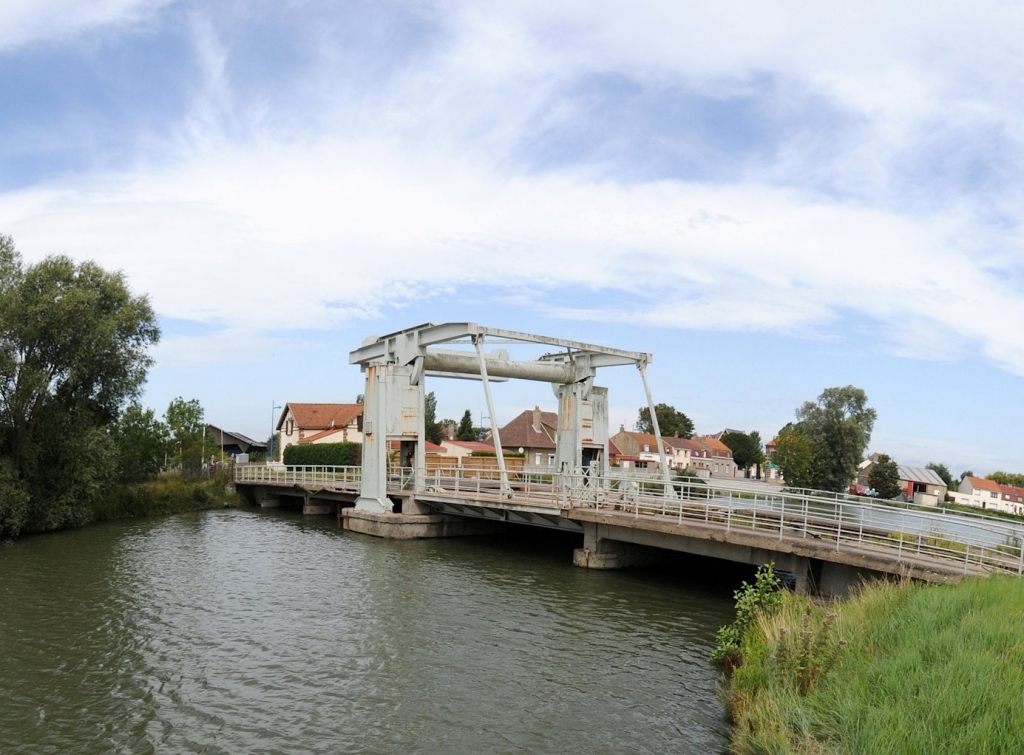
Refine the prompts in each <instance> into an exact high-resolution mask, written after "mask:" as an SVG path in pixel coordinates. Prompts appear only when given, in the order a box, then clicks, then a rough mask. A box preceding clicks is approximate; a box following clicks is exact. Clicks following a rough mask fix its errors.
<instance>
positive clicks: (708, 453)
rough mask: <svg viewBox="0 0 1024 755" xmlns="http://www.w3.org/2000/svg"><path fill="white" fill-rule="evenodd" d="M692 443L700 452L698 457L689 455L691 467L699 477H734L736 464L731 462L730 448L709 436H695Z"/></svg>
mask: <svg viewBox="0 0 1024 755" xmlns="http://www.w3.org/2000/svg"><path fill="white" fill-rule="evenodd" d="M693 441H694V442H696V443H697V444H698V446H699V447H700V448H701V451H702V453H701V454H700V455H699V456H694V455H692V454H691V459H692V466H693V468H694V469H695V470H697V473H698V474H700V475H701V477H704V476H707V477H735V476H736V472H737V468H736V462H735V461H733V458H732V449H731V448H729V447H728V446H727V445H725V444H724V443H723V442H722V441H720V440H719V439H718V438H715V437H712V436H711V435H695V436H694V437H693ZM701 472H705V473H706V475H705V474H701Z"/></svg>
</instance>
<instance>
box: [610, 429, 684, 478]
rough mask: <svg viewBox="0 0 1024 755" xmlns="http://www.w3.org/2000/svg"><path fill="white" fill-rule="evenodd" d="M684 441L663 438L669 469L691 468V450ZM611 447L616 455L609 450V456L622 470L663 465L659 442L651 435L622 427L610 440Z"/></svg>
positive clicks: (681, 439)
mask: <svg viewBox="0 0 1024 755" xmlns="http://www.w3.org/2000/svg"><path fill="white" fill-rule="evenodd" d="M683 440H684V439H683V438H666V437H664V436H662V438H661V441H662V443H663V444H664V445H665V460H666V461H667V462H668V466H669V469H686V468H687V467H688V466H690V449H689V448H688V447H687V445H685V444H684V443H683V442H682V441H683ZM611 445H614V446H615V453H614V454H612V453H611V450H610V449H609V453H608V455H609V457H610V459H611V460H612V461H614V462H615V463H617V464H618V465H619V466H620V467H621V468H622V469H630V468H632V469H648V468H651V467H654V466H657V465H660V464H661V452H660V451H659V450H658V440H657V437H656V436H655V435H652V434H651V433H638V432H634V431H631V430H627V429H626V428H625V426H624V425H620V426H619V431H618V432H617V433H615V435H613V436H612V437H611V438H609V446H611Z"/></svg>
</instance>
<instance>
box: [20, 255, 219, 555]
mask: <svg viewBox="0 0 1024 755" xmlns="http://www.w3.org/2000/svg"><path fill="white" fill-rule="evenodd" d="M159 338H160V331H159V328H158V327H157V324H156V316H155V314H154V313H153V309H152V307H151V306H150V303H149V300H148V298H147V297H145V296H139V295H136V294H133V293H132V292H131V290H130V289H129V288H128V285H127V283H126V282H125V280H124V276H123V275H122V274H121V273H111V272H108V271H106V270H104V269H103V268H101V267H100V266H99V265H96V264H95V263H93V262H75V261H74V260H72V259H70V258H68V257H64V256H53V257H47V258H46V259H44V260H42V261H40V262H36V263H34V264H25V263H24V261H23V260H22V258H21V255H20V254H19V253H18V251H17V250H16V249H15V246H14V242H13V240H12V239H11V238H10V237H9V236H3V235H0V541H2V540H6V539H9V538H14V537H17V536H18V535H20V534H22V533H25V532H40V531H44V530H53V529H60V528H64V527H75V526H79V525H82V524H86V523H88V522H90V521H94V520H97V519H110V518H114V517H118V516H135V515H141V514H149V513H159V512H164V511H182V510H189V509H191V508H200V507H210V506H214V505H221V504H222V502H223V501H225V500H230V499H229V498H228V496H227V495H226V493H225V489H224V482H225V481H223V480H220V481H219V480H217V479H215V478H214V479H210V477H209V473H210V468H211V462H214V464H215V463H216V462H217V461H218V459H217V458H216V454H215V449H213V448H212V447H211V444H212V438H210V439H207V438H205V437H204V435H203V433H202V429H203V427H204V425H203V412H202V408H201V407H200V406H199V403H198V401H195V400H194V399H193V400H191V401H185V400H184V399H180V398H179V399H175V400H174V401H172V402H171V405H170V406H169V407H168V409H167V414H166V421H160V420H157V419H156V418H155V417H154V416H153V412H152V411H151V410H144V409H142V408H141V407H140V406H139V404H138V403H137V399H138V397H139V395H140V393H141V390H142V386H143V384H144V383H145V380H146V373H147V370H148V369H149V367H150V365H151V364H152V358H151V357H150V356H149V349H150V348H151V347H152V346H153V345H155V344H156V343H157V341H158V340H159Z"/></svg>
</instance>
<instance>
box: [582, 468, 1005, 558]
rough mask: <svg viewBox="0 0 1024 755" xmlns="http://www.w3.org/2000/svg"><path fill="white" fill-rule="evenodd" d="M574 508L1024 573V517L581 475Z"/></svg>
mask: <svg viewBox="0 0 1024 755" xmlns="http://www.w3.org/2000/svg"><path fill="white" fill-rule="evenodd" d="M563 489H564V490H565V491H566V500H567V502H568V504H569V505H570V506H583V507H593V508H613V509H619V510H624V511H630V512H632V513H633V514H634V515H635V516H637V517H639V516H642V515H643V516H651V515H657V516H662V517H672V518H675V519H676V520H678V521H680V522H681V521H683V520H697V521H704V522H709V523H711V522H713V523H716V524H719V525H724V527H725V529H726V531H727V532H728V531H730V530H733V529H747V530H758V531H761V532H770V533H773V534H776V535H777V536H778V538H779V539H780V540H781V539H783V538H785V537H800V538H813V539H816V540H820V541H823V542H826V543H829V544H830V545H831V544H833V543H834V544H835V548H836V550H840V549H842V548H843V547H844V546H850V547H856V548H859V549H873V548H878V549H885V550H887V551H893V550H894V551H895V552H896V555H897V557H898V558H902V557H903V556H904V555H905V556H906V557H908V558H909V557H912V556H928V557H933V558H939V559H943V560H945V561H950V560H951V561H954V562H956V563H958V564H961V565H962V567H963V570H964V571H965V572H967V571H969V570H971V567H972V566H974V567H978V566H980V567H982V568H984V569H988V570H993V571H1007V572H1012V573H1016V574H1022V573H1024V547H1022V544H1024V522H1022V523H1021V524H1016V523H1013V522H1006V521H1003V520H998V519H994V518H982V517H973V516H959V515H957V514H951V513H949V512H945V511H941V510H936V511H927V510H923V509H922V508H920V507H907V506H890V505H888V504H884V503H879V502H877V501H875V500H874V499H863V498H858V499H855V500H852V501H850V500H845V499H842V498H839V497H833V496H831V495H828V494H819V495H815V494H812V493H811V491H788V490H770V489H766V490H764V491H759V490H752V489H751V488H749V487H747V486H742V487H740V486H730V485H729V484H728V483H714V484H709V483H706V482H672V483H665V482H664V481H661V480H651V479H645V478H634V479H630V478H623V477H616V478H589V479H585V478H584V477H583V476H575V477H574V478H573V479H572V480H569V481H567V482H566V483H564V484H563Z"/></svg>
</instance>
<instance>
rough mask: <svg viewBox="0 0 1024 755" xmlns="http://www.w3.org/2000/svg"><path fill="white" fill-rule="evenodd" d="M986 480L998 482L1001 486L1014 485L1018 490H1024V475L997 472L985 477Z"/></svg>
mask: <svg viewBox="0 0 1024 755" xmlns="http://www.w3.org/2000/svg"><path fill="white" fill-rule="evenodd" d="M985 479H986V480H992V481H993V482H998V483H999V484H1000V485H1012V486H1014V487H1017V488H1024V474H1017V473H1016V472H1001V471H995V472H993V473H992V474H990V475H988V476H986V477H985Z"/></svg>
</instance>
